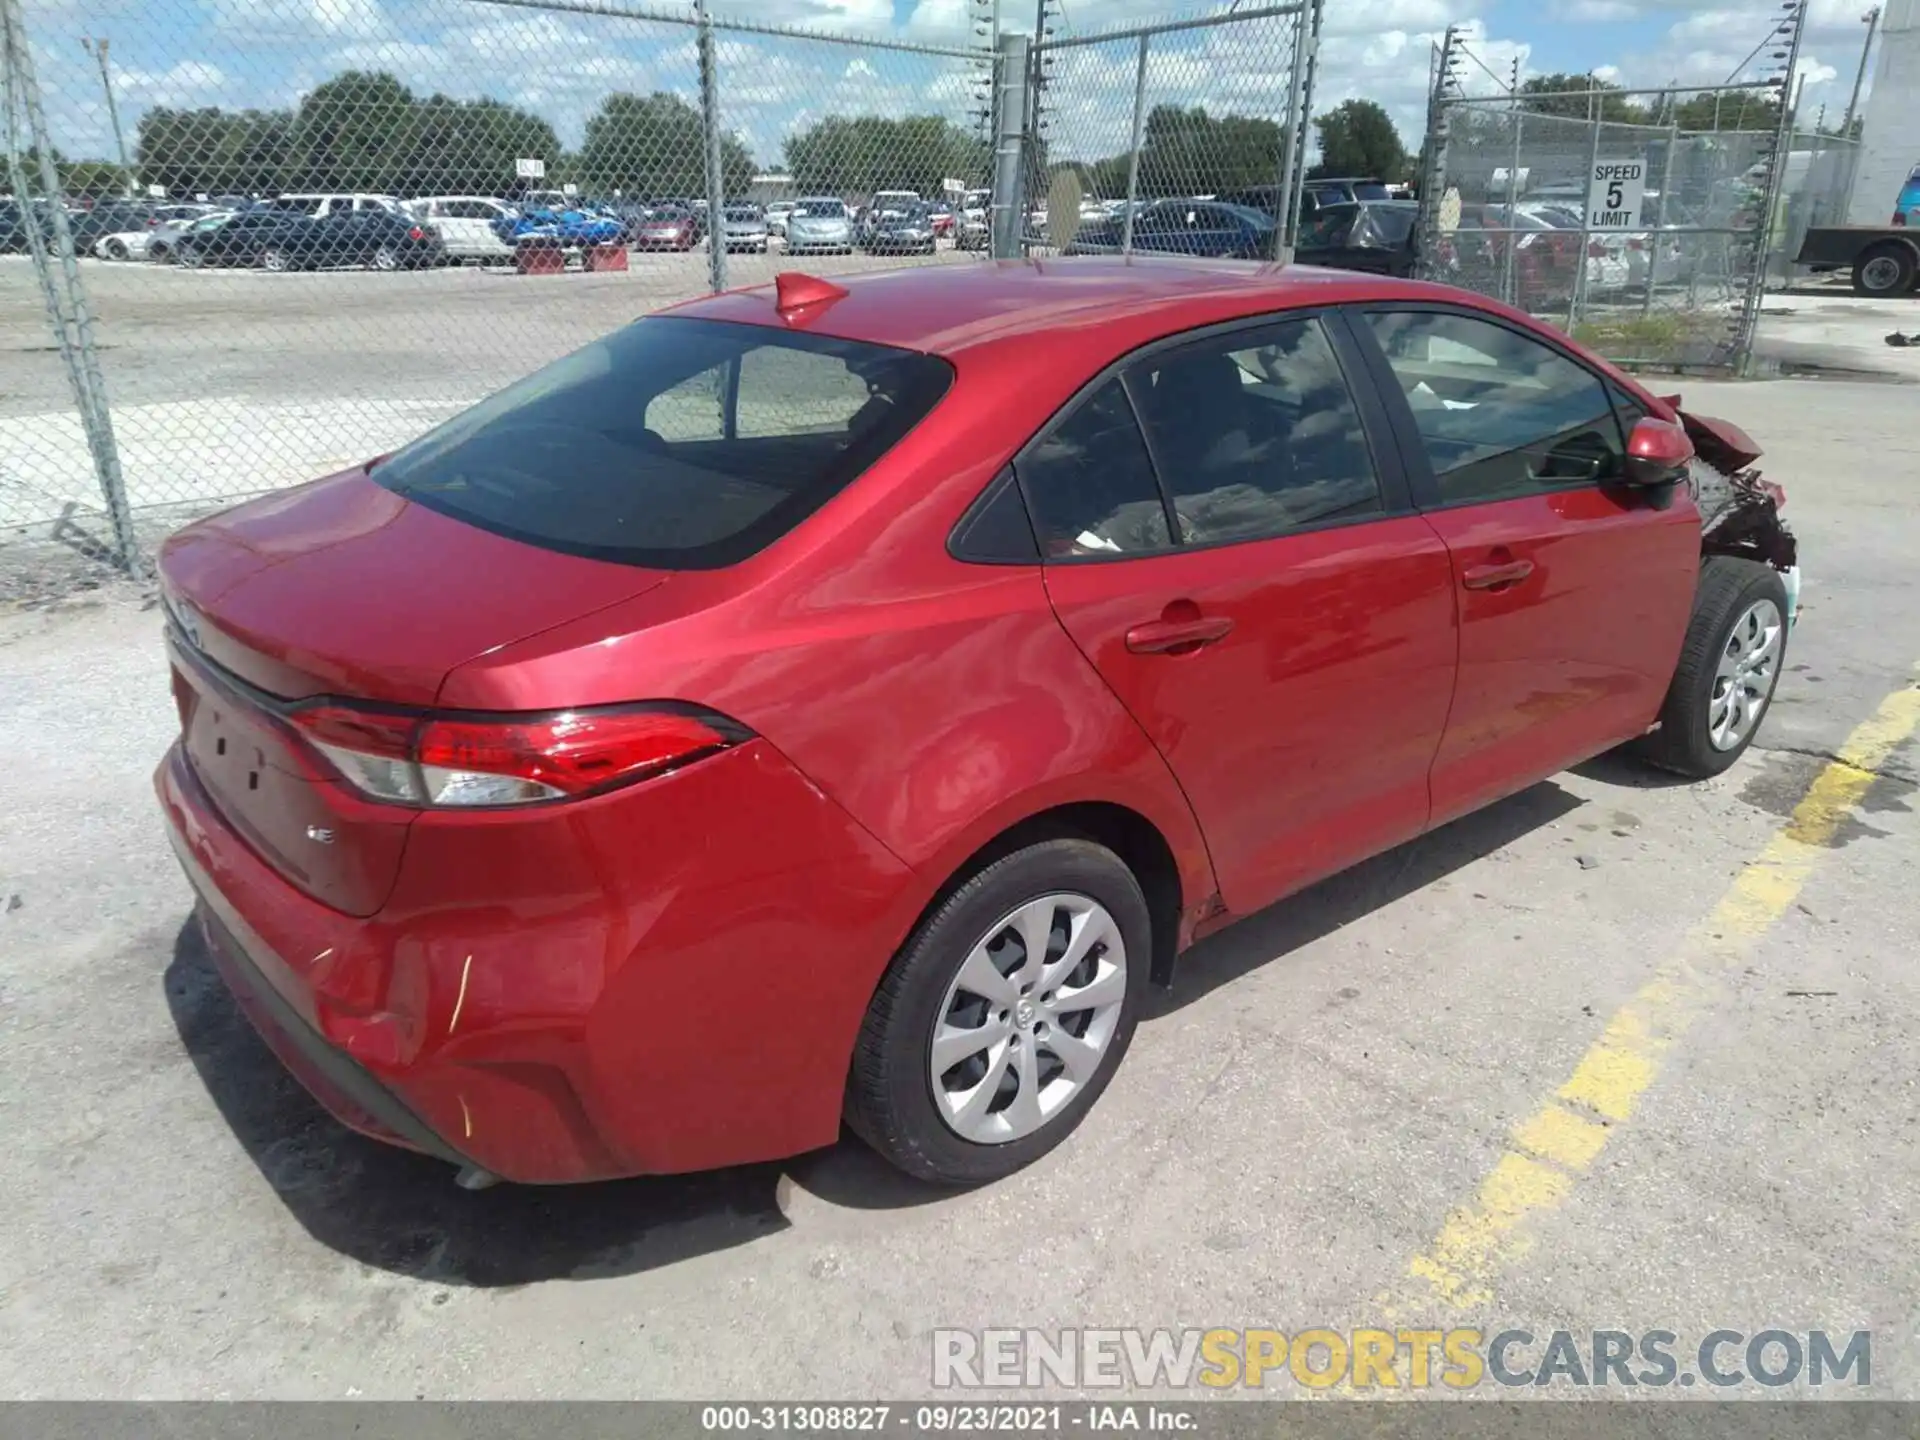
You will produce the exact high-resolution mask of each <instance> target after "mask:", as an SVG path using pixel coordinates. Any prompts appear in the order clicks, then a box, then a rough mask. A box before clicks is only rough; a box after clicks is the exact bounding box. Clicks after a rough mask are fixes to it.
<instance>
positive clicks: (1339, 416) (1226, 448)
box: [1127, 319, 1384, 545]
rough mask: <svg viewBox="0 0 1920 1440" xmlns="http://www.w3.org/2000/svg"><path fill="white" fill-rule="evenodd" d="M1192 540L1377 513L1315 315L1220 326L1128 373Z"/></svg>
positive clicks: (1376, 494) (1356, 428)
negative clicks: (1223, 332)
mask: <svg viewBox="0 0 1920 1440" xmlns="http://www.w3.org/2000/svg"><path fill="white" fill-rule="evenodd" d="M1127 383H1128V385H1129V387H1130V388H1131V390H1132V393H1133V397H1134V401H1135V403H1136V405H1137V406H1138V408H1139V411H1140V417H1141V420H1142V423H1143V424H1144V425H1145V426H1146V431H1147V438H1148V440H1149V441H1150V442H1151V443H1152V446H1153V457H1154V460H1155V462H1156V463H1157V465H1158V466H1159V472H1160V476H1161V479H1162V480H1163V482H1164V483H1165V485H1166V489H1167V493H1168V495H1169V496H1170V497H1171V499H1172V501H1173V508H1174V512H1175V515H1176V517H1177V518H1178V520H1179V522H1180V538H1181V540H1182V542H1183V543H1185V544H1188V545H1213V544H1222V543H1226V542H1229V541H1237V540H1257V539H1263V538H1266V537H1270V536H1276V535H1284V534H1287V533H1288V532H1290V531H1295V530H1301V529H1304V528H1307V527H1310V526H1314V525H1320V524H1324V523H1326V522H1328V521H1333V520H1348V519H1353V518H1355V517H1357V516H1365V515H1370V514H1378V513H1380V512H1381V511H1382V510H1383V508H1384V506H1383V503H1382V500H1381V495H1380V484H1379V481H1378V479H1377V478H1376V476H1375V473H1374V466H1373V457H1372V454H1371V452H1370V451H1369V450H1368V448H1367V439H1366V432H1365V429H1364V428H1363V427H1362V424H1361V420H1360V412H1359V410H1358V408H1357V407H1356V406H1355V404H1354V400H1353V395H1352V393H1351V392H1350V391H1349V390H1348V388H1347V381H1346V376H1345V374H1344V373H1343V372H1342V371H1341V368H1340V362H1339V360H1338V358H1337V357H1336V356H1335V354H1334V349H1333V346H1332V344H1331V342H1329V340H1328V339H1327V334H1326V331H1325V330H1324V329H1323V328H1322V327H1321V324H1320V322H1319V321H1318V320H1315V319H1305V320H1293V321H1288V322H1286V323H1284V324H1280V325H1274V326H1270V327H1267V328H1264V329H1262V330H1260V331H1258V332H1256V333H1254V334H1252V335H1247V334H1240V335H1227V336H1222V337H1220V338H1219V339H1217V340H1211V341H1206V342H1203V343H1201V344H1198V345H1194V346H1191V347H1188V348H1186V349H1183V350H1180V351H1178V352H1176V353H1175V354H1173V355H1171V356H1169V357H1167V358H1166V359H1164V360H1149V361H1147V362H1145V363H1143V364H1142V365H1140V366H1137V367H1136V368H1135V369H1133V370H1131V371H1129V372H1128V375H1127Z"/></svg>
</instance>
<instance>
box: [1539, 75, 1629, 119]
mask: <svg viewBox="0 0 1920 1440" xmlns="http://www.w3.org/2000/svg"><path fill="white" fill-rule="evenodd" d="M1520 105H1521V108H1522V109H1524V110H1527V111H1528V112H1530V113H1532V114H1535V115H1559V116H1562V117H1564V118H1566V119H1568V120H1586V119H1599V120H1605V121H1608V122H1609V123H1612V124H1619V125H1644V124H1646V123H1647V112H1646V110H1645V109H1643V108H1642V107H1641V106H1639V105H1637V104H1635V103H1634V100H1633V97H1632V96H1630V95H1627V94H1625V93H1624V91H1623V88H1622V87H1621V86H1619V85H1613V84H1609V83H1608V82H1607V81H1605V80H1596V79H1594V78H1593V77H1592V76H1591V75H1566V74H1558V75H1534V76H1531V77H1529V78H1528V79H1526V80H1523V81H1521V83H1520Z"/></svg>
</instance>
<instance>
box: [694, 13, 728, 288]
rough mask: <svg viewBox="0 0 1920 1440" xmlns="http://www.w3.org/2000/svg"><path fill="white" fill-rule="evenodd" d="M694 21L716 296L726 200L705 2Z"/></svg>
mask: <svg viewBox="0 0 1920 1440" xmlns="http://www.w3.org/2000/svg"><path fill="white" fill-rule="evenodd" d="M694 18H695V19H696V21H697V22H698V23H699V27H700V30H699V47H698V48H699V52H700V128H701V130H702V132H703V133H704V134H705V136H706V140H707V288H708V289H710V290H712V291H714V292H715V293H716V294H717V293H719V292H720V291H722V290H724V289H726V288H727V214H726V204H727V197H726V176H725V172H724V171H722V169H721V147H720V75H719V68H718V66H717V65H716V63H715V60H714V54H713V17H712V16H711V15H709V14H708V13H707V0H694Z"/></svg>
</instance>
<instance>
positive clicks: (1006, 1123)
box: [846, 839, 1153, 1185]
mask: <svg viewBox="0 0 1920 1440" xmlns="http://www.w3.org/2000/svg"><path fill="white" fill-rule="evenodd" d="M1029 913H1031V914H1038V915H1042V916H1045V917H1048V918H1046V919H1044V920H1043V921H1042V928H1043V929H1044V930H1045V932H1046V934H1047V936H1048V941H1047V948H1046V950H1045V954H1044V956H1043V957H1042V959H1041V960H1039V961H1036V960H1034V959H1032V958H1031V957H1030V956H1029V954H1028V951H1027V946H1026V942H1025V941H1024V940H1022V939H1021V938H1020V932H1019V930H1018V929H1016V928H1015V927H1014V924H1013V917H1016V916H1020V915H1023V914H1029ZM1083 927H1084V928H1083ZM1102 930H1104V932H1105V933H1106V934H1107V935H1108V936H1111V937H1116V941H1115V943H1107V942H1106V941H1098V942H1096V943H1094V944H1093V945H1092V947H1091V948H1090V949H1089V950H1087V952H1086V953H1087V956H1088V958H1087V959H1085V960H1082V961H1079V962H1077V964H1076V965H1075V966H1074V967H1071V968H1068V969H1066V970H1064V971H1062V970H1057V969H1056V970H1055V971H1054V972H1053V973H1051V974H1050V975H1049V976H1048V977H1047V980H1046V983H1045V985H1042V983H1041V981H1040V979H1039V977H1038V970H1039V967H1040V965H1041V964H1046V965H1050V966H1059V965H1063V964H1064V963H1065V959H1066V956H1065V951H1064V948H1063V947H1064V946H1065V945H1066V944H1067V943H1068V941H1069V940H1070V939H1071V938H1073V937H1076V936H1082V935H1086V936H1092V935H1094V934H1097V933H1099V932H1101V931H1102ZM1152 955H1153V921H1152V917H1151V914H1150V913H1149V911H1148V909H1147V902H1146V898H1145V896H1144V895H1143V894H1142V893H1141V890H1140V884H1139V881H1138V880H1137V879H1135V877H1134V874H1133V872H1132V871H1131V870H1129V869H1128V868H1127V867H1126V865H1125V864H1124V863H1122V861H1121V860H1120V858H1119V856H1117V855H1115V854H1114V853H1113V852H1112V851H1111V850H1108V849H1106V848H1105V847H1104V846H1100V845H1096V844H1094V843H1092V842H1091V841H1086V840H1078V839H1056V840H1046V841H1041V842H1039V843H1037V844H1033V845H1028V846H1026V847H1024V848H1022V849H1019V850H1016V851H1014V852H1013V853H1012V854H1009V855H1005V856H1002V857H1001V858H1000V859H998V860H995V861H993V862H992V863H991V864H989V865H987V866H986V867H984V868H983V869H981V870H980V871H979V872H978V873H976V874H975V875H973V876H972V878H970V879H969V880H967V881H966V882H965V883H964V884H963V885H961V886H960V887H959V888H958V889H957V890H955V891H954V892H953V893H952V894H951V895H949V896H948V897H947V898H946V899H945V900H944V901H942V902H941V903H940V904H939V905H938V906H937V907H936V908H935V909H934V910H933V912H932V913H931V914H930V915H928V916H927V918H926V919H925V920H924V921H922V922H921V924H920V926H919V928H918V929H916V930H915V931H914V933H913V935H912V936H911V937H910V938H909V939H908V941H907V943H906V944H905V945H904V946H903V947H902V948H901V950H900V952H899V953H898V954H897V955H896V956H895V957H894V959H893V963H892V964H891V965H890V966H889V967H888V968H887V973H886V975H885V976H884V978H882V980H881V982H880V986H879V988H878V989H877V990H876V991H875V993H874V997H873V1000H872V1002H871V1004H870V1005H869V1006H868V1009H867V1016H866V1020H865V1021H864V1022H863V1024H862V1025H861V1027H860V1037H859V1040H858V1042H857V1043H856V1045H855V1047H854V1055H853V1066H852V1071H851V1074H850V1076H849V1078H848V1084H847V1101H846V1119H847V1123H848V1125H849V1126H850V1127H851V1128H852V1129H853V1131H854V1132H855V1133H856V1134H858V1135H859V1136H860V1137H861V1138H862V1139H863V1140H865V1141H866V1142H867V1143H868V1144H869V1145H871V1146H872V1147H873V1148H874V1149H875V1150H876V1151H878V1152H879V1153H880V1154H881V1155H882V1156H883V1157H884V1158H885V1159H887V1160H888V1161H890V1162H892V1163H893V1164H894V1165H896V1166H898V1167H899V1168H900V1169H902V1170H904V1171H906V1172H907V1173H908V1174H909V1175H912V1176H914V1177H915V1178H917V1179H920V1180H926V1181H930V1182H932V1183H934V1184H942V1185H981V1184H985V1183H987V1182H989V1181H992V1180H998V1179H1001V1178H1003V1177H1005V1176H1007V1175H1011V1174H1013V1173H1014V1172H1015V1171H1016V1170H1019V1169H1021V1168H1023V1167H1025V1166H1027V1165H1030V1164H1032V1163H1033V1162H1034V1161H1035V1160H1037V1159H1039V1158H1040V1157H1041V1156H1042V1155H1045V1154H1046V1153H1047V1152H1048V1151H1049V1150H1051V1149H1053V1147H1054V1146H1056V1145H1058V1144H1059V1143H1060V1142H1061V1141H1062V1140H1064V1139H1066V1138H1067V1136H1068V1135H1070V1134H1071V1133H1072V1132H1073V1130H1074V1128H1075V1127H1076V1126H1077V1125H1078V1124H1079V1123H1080V1121H1081V1120H1082V1119H1083V1118H1085V1116H1086V1113H1087V1111H1088V1110H1090V1109H1091V1108H1092V1107H1093V1105H1094V1102H1095V1101H1097V1100H1098V1099H1099V1098H1100V1095H1101V1092H1102V1091H1104V1090H1105V1089H1106V1086H1107V1084H1108V1082H1109V1081H1110V1080H1111V1079H1112V1078H1113V1075H1114V1072H1115V1071H1116V1070H1118V1068H1119V1066H1120V1062H1121V1060H1122V1059H1123V1058H1124V1057H1125V1055H1126V1050H1127V1045H1128V1044H1129V1042H1130V1041H1131V1040H1132V1037H1133V1030H1134V1026H1135V1025H1136V1024H1137V1023H1138V1020H1139V1015H1140V1011H1141V1008H1142V1006H1143V1004H1144V1001H1145V996H1146V990H1147V976H1148V970H1149V968H1150V966H1151V963H1152ZM982 965H990V966H992V969H989V970H981V969H978V968H977V967H979V966H982ZM1029 966H1033V967H1034V970H1033V971H1032V972H1030V971H1029V969H1028V967H1029ZM963 970H964V971H966V972H967V973H968V975H969V977H973V976H984V978H985V980H986V981H987V982H989V988H990V989H993V990H994V991H995V992H996V994H995V995H993V996H991V997H989V996H988V995H987V993H986V991H985V990H974V989H972V988H971V987H969V986H968V985H967V984H966V983H965V982H964V981H963V980H962V972H963ZM1030 973H1032V974H1034V975H1035V978H1034V979H1032V980H1028V979H1027V978H1026V977H1027V976H1028V975H1029V974H1030ZM1003 986H1004V993H998V992H1000V991H1001V990H1002V988H1003ZM1049 986H1050V987H1053V988H1047V987H1049ZM1095 986H1098V987H1100V988H1099V989H1098V991H1096V990H1095V989H1094V987H1095ZM1096 995H1098V996H1099V997H1101V998H1100V999H1099V1000H1098V1001H1097V1002H1096V1001H1095V1000H1094V997H1095V996H1096ZM1082 996H1084V997H1086V998H1087V999H1088V1000H1089V1006H1088V1007H1082V1008H1078V1009H1074V1008H1070V1007H1071V1003H1072V1000H1073V999H1074V998H1079V997H1082ZM1096 1005H1097V1008H1095V1007H1096ZM1108 1005H1113V1006H1116V1007H1117V1008H1114V1009H1108V1008H1106V1007H1107V1006H1108ZM1083 1016H1084V1017H1085V1018H1084V1019H1082V1017H1083ZM976 1021H977V1024H978V1027H979V1028H980V1030H981V1032H982V1034H983V1035H986V1034H987V1033H988V1027H993V1030H992V1033H993V1034H994V1035H997V1036H1001V1037H1003V1038H1002V1039H1001V1040H1000V1041H999V1042H998V1044H997V1045H996V1044H995V1043H993V1042H992V1041H991V1040H982V1041H980V1042H978V1044H977V1045H975V1047H974V1053H971V1054H964V1055H960V1054H959V1051H964V1050H965V1049H966V1048H967V1046H968V1045H969V1044H972V1043H973V1042H971V1041H969V1040H967V1038H966V1036H965V1035H964V1034H963V1033H960V1032H967V1031H971V1030H972V1029H974V1028H975V1022H976ZM1075 1027H1077V1028H1075ZM936 1035H940V1036H942V1037H943V1039H945V1040H946V1041H948V1042H949V1043H951V1042H953V1041H955V1040H958V1041H959V1042H960V1043H959V1050H958V1051H956V1052H955V1054H956V1055H958V1056H959V1058H957V1059H956V1060H955V1063H954V1064H953V1065H952V1066H951V1067H950V1068H949V1069H948V1070H947V1071H946V1072H945V1073H944V1074H943V1075H935V1074H934V1073H933V1066H934V1063H935V1062H934V1059H933V1054H934V1049H933V1047H934V1042H935V1037H936ZM1051 1045H1058V1046H1060V1047H1061V1048H1062V1049H1065V1050H1069V1052H1070V1053H1071V1054H1072V1055H1073V1056H1074V1057H1075V1061H1076V1064H1075V1066H1074V1067H1068V1066H1067V1063H1066V1061H1067V1057H1066V1056H1064V1055H1062V1054H1061V1053H1060V1051H1058V1050H1054V1049H1051V1048H1049V1047H1050V1046H1051ZM995 1057H999V1058H998V1059H997V1060H996V1059H995ZM996 1063H997V1064H998V1066H999V1067H1000V1069H1001V1070H1003V1071H1004V1074H1001V1075H997V1078H996V1079H995V1080H994V1086H995V1089H994V1091H993V1092H992V1094H991V1095H987V1094H985V1093H984V1087H985V1085H986V1083H987V1082H986V1080H985V1079H984V1078H979V1077H980V1076H982V1075H985V1074H988V1073H995V1072H993V1071H992V1070H990V1069H989V1067H990V1065H992V1064H996ZM1055 1066H1059V1067H1061V1068H1059V1069H1057V1070H1056V1069H1055V1068H1054V1067H1055ZM1076 1068H1077V1069H1079V1070H1080V1073H1079V1074H1077V1075H1076V1074H1074V1073H1073V1070H1074V1069H1076ZM969 1085H971V1087H972V1088H968V1087H969ZM1009 1085H1010V1086H1011V1089H1008V1088H1007V1087H1008V1086H1009ZM936 1089H938V1090H939V1091H940V1094H939V1096H936V1094H935V1091H936ZM975 1091H981V1092H982V1096H981V1098H982V1100H983V1102H985V1103H983V1104H981V1105H980V1106H978V1107H968V1106H966V1105H965V1104H964V1099H965V1097H966V1096H968V1095H971V1094H974V1093H975ZM1049 1097H1051V1098H1049ZM1028 1100H1031V1101H1032V1102H1033V1103H1034V1105H1035V1106H1036V1107H1037V1108H1036V1109H1034V1110H1031V1111H1027V1110H1025V1109H1024V1108H1023V1107H1022V1105H1021V1104H1019V1103H1016V1102H1025V1101H1028ZM963 1130H964V1131H967V1132H968V1133H971V1134H972V1135H974V1136H976V1137H978V1136H985V1137H986V1138H984V1139H981V1138H967V1134H963V1133H962V1132H963ZM996 1131H997V1132H1001V1133H998V1134H990V1133H988V1132H996Z"/></svg>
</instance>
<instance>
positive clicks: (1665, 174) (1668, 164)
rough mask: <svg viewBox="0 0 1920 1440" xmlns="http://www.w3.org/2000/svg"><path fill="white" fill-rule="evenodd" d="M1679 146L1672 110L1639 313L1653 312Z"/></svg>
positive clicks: (1677, 123)
mask: <svg viewBox="0 0 1920 1440" xmlns="http://www.w3.org/2000/svg"><path fill="white" fill-rule="evenodd" d="M1679 148H1680V116H1679V110H1678V108H1677V107H1676V108H1675V110H1674V119H1673V127H1672V128H1671V129H1670V130H1668V131H1667V158H1666V160H1665V162H1664V163H1662V165H1661V166H1660V223H1659V224H1658V225H1656V226H1654V227H1653V228H1652V229H1651V230H1649V231H1648V232H1647V233H1648V234H1649V235H1651V236H1652V237H1653V249H1652V251H1651V252H1649V253H1648V255H1647V293H1646V294H1645V295H1644V296H1642V297H1641V301H1640V314H1641V315H1642V316H1647V315H1651V314H1652V313H1653V282H1654V281H1655V280H1657V279H1658V278H1659V276H1660V249H1661V245H1660V241H1661V233H1662V232H1663V231H1664V230H1665V229H1666V227H1667V225H1668V224H1669V223H1670V220H1669V217H1670V216H1671V215H1672V214H1673V152H1674V151H1676V150H1678V149H1679Z"/></svg>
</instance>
